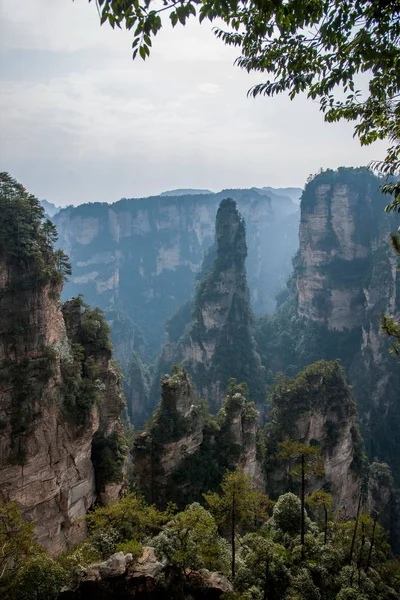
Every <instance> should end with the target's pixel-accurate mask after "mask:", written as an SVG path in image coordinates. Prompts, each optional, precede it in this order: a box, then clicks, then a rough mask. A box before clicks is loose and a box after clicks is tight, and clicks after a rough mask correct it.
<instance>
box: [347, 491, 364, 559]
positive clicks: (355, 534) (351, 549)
mask: <svg viewBox="0 0 400 600" xmlns="http://www.w3.org/2000/svg"><path fill="white" fill-rule="evenodd" d="M361 500H362V492H360V497H359V499H358V506H357V515H356V522H355V524H354V531H353V538H352V540H351V546H350V556H349V565H351V563H352V562H353V554H354V546H355V544H356V537H357V529H358V519H359V518H360V510H361Z"/></svg>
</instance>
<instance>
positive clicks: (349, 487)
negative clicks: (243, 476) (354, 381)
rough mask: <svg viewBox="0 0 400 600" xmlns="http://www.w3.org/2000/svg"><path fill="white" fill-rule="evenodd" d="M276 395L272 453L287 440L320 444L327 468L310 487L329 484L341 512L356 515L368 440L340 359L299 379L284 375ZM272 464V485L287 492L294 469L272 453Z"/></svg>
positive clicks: (269, 473) (269, 464)
mask: <svg viewBox="0 0 400 600" xmlns="http://www.w3.org/2000/svg"><path fill="white" fill-rule="evenodd" d="M271 401H272V406H273V409H272V415H271V423H270V424H269V426H268V430H267V431H268V437H269V439H268V449H267V454H268V455H269V456H270V457H273V456H276V454H277V452H279V446H278V444H279V443H281V442H285V441H287V440H295V441H297V442H300V443H302V444H305V445H307V446H308V445H309V444H310V443H311V444H313V443H314V444H317V445H318V446H319V447H320V450H321V456H322V458H323V463H324V471H325V473H324V475H323V476H321V477H312V478H311V480H310V481H308V484H307V493H311V492H312V491H314V490H316V489H320V488H321V487H322V486H324V488H325V489H327V490H329V492H330V493H331V494H332V498H333V502H334V506H335V510H336V511H338V513H339V514H340V515H341V517H342V518H345V519H349V518H353V517H354V516H355V513H356V511H357V503H358V498H359V495H360V489H361V474H362V466H363V460H364V457H363V443H362V439H361V436H360V433H359V429H358V422H357V410H356V406H355V403H354V400H353V397H352V393H351V389H350V387H349V386H348V385H347V383H346V380H345V377H344V371H343V369H342V367H341V366H340V365H339V363H338V362H337V361H335V362H330V363H328V362H325V361H320V362H318V363H315V364H313V365H311V366H310V367H307V368H306V369H305V370H304V371H303V372H302V373H300V375H298V376H297V377H296V378H294V379H288V378H285V377H281V378H280V379H279V380H278V382H277V384H276V385H275V386H274V387H273V389H272V391H271ZM267 467H268V468H267V482H268V489H270V490H273V493H274V494H277V493H283V492H284V491H285V490H286V488H287V486H288V482H289V480H290V477H289V476H288V470H287V469H286V468H285V466H284V464H282V463H280V462H279V461H277V460H276V458H270V460H268V462H267ZM292 485H293V484H292Z"/></svg>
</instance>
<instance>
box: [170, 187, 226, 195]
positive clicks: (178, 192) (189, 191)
mask: <svg viewBox="0 0 400 600" xmlns="http://www.w3.org/2000/svg"><path fill="white" fill-rule="evenodd" d="M213 193H214V192H212V191H211V190H197V189H192V188H188V189H177V190H167V191H166V192H161V194H160V196H197V195H198V194H213Z"/></svg>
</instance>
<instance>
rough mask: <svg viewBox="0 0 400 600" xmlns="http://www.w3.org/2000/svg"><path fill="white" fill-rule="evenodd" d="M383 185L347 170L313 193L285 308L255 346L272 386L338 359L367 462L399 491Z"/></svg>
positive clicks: (309, 191) (393, 278)
mask: <svg viewBox="0 0 400 600" xmlns="http://www.w3.org/2000/svg"><path fill="white" fill-rule="evenodd" d="M381 183H382V182H381V180H380V179H379V178H377V177H375V176H374V175H373V173H372V172H371V171H369V170H368V169H365V168H360V169H345V168H341V169H338V171H329V170H328V171H326V172H323V173H321V174H319V175H317V176H316V177H315V178H314V179H313V180H311V181H310V182H309V183H308V184H307V186H306V188H305V190H304V193H303V196H302V199H301V221H300V248H299V251H298V254H297V256H296V258H295V260H294V267H295V268H294V274H293V277H292V279H291V281H290V284H289V288H288V292H287V299H286V300H285V302H284V303H283V304H282V305H281V307H280V308H279V310H278V312H277V313H276V315H274V317H273V318H272V319H269V320H268V319H264V321H263V323H262V324H261V326H260V330H259V335H258V342H259V351H260V354H261V355H262V357H263V363H264V365H265V367H266V368H267V369H269V370H270V374H271V377H270V380H272V374H273V373H274V372H277V371H282V370H283V371H286V372H287V373H288V374H290V375H293V374H295V373H296V372H298V371H299V370H300V369H302V368H304V367H305V366H306V365H308V364H310V363H312V362H314V361H315V360H318V359H320V358H323V359H326V360H332V359H340V360H341V361H342V364H343V366H344V367H345V369H346V373H347V375H348V378H349V382H350V383H351V385H352V386H353V391H354V396H355V399H356V403H357V407H358V410H359V415H360V422H361V429H362V434H363V437H364V440H365V444H366V449H367V453H368V455H369V457H370V459H371V460H372V459H374V457H378V458H379V460H382V461H385V462H387V463H389V464H390V466H391V468H392V469H393V476H394V478H395V480H396V481H400V470H399V461H398V460H397V457H398V456H399V452H400V445H399V438H398V435H397V432H398V430H399V428H400V404H399V398H400V368H399V363H398V360H397V359H396V358H395V357H393V356H391V355H390V354H389V346H390V341H389V340H388V339H387V338H385V336H384V335H383V334H382V333H381V331H380V319H381V315H382V313H389V314H392V315H395V316H397V317H399V318H400V271H399V270H398V269H397V261H396V257H395V255H394V253H393V252H392V249H391V247H390V243H389V242H390V236H389V234H390V232H393V231H395V230H396V229H397V227H398V225H399V217H398V215H389V214H387V213H385V212H384V207H385V204H386V203H387V198H386V197H385V196H383V195H382V194H381V193H380V191H379V187H380V185H381Z"/></svg>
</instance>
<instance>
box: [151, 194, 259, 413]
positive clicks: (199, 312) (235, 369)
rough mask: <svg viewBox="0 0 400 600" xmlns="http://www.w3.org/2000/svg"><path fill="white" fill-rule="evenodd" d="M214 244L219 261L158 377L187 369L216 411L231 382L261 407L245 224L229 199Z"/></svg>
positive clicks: (167, 348)
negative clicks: (177, 368)
mask: <svg viewBox="0 0 400 600" xmlns="http://www.w3.org/2000/svg"><path fill="white" fill-rule="evenodd" d="M215 240H216V247H215V259H214V261H213V262H211V265H210V267H209V270H208V272H206V274H205V277H204V278H203V279H201V281H200V282H199V284H198V286H197V289H196V294H195V298H194V301H193V308H192V312H191V313H190V311H189V312H188V314H187V315H184V318H183V323H184V321H185V319H186V320H187V321H186V326H182V327H181V330H182V333H181V335H180V337H179V338H178V339H176V338H177V337H178V336H176V337H175V342H173V341H171V340H170V341H169V343H167V344H166V345H165V347H164V348H163V352H162V355H161V359H160V361H159V365H158V372H160V371H161V372H162V370H163V369H169V368H170V367H171V364H175V363H177V364H181V365H182V366H183V367H184V368H185V369H187V370H188V371H189V373H190V374H191V376H192V380H193V383H194V385H195V387H196V390H197V393H198V394H199V395H200V396H201V397H202V398H205V399H206V400H207V401H208V402H209V404H210V406H211V409H212V410H213V411H214V412H215V411H216V410H218V409H219V408H220V407H221V405H222V401H223V398H224V395H225V390H226V387H227V385H228V381H229V379H230V378H232V377H234V378H236V379H237V380H238V381H240V382H242V381H244V382H246V383H247V384H248V386H249V388H250V396H251V399H252V400H254V401H256V402H260V401H261V400H263V399H264V394H265V386H264V380H263V378H264V374H263V369H262V367H261V361H260V357H259V356H258V353H257V350H256V346H255V340H254V337H253V334H254V322H253V314H252V310H251V306H250V296H249V289H248V286H247V279H246V269H245V259H246V256H247V245H246V231H245V224H244V219H243V217H242V216H241V215H240V213H239V212H238V210H237V207H236V203H235V201H234V200H232V199H230V198H228V199H225V200H223V201H222V202H221V204H220V206H219V209H218V212H217V217H216V229H215ZM205 262H208V256H207V257H206V259H205ZM178 317H179V315H178ZM179 318H180V317H179ZM156 384H157V381H156ZM153 395H154V388H153ZM152 400H153V398H152Z"/></svg>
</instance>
